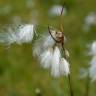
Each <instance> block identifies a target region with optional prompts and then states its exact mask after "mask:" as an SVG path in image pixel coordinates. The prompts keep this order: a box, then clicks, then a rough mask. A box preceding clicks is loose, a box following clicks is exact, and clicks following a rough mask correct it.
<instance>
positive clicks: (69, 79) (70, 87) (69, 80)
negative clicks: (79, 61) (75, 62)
mask: <svg viewBox="0 0 96 96" xmlns="http://www.w3.org/2000/svg"><path fill="white" fill-rule="evenodd" d="M62 49H63V51H64V53H65V48H64V44H63V43H62ZM65 59H66V60H68V58H67V56H66V55H65ZM70 70H71V67H70ZM68 83H69V91H70V96H74V94H73V90H72V83H71V74H68Z"/></svg>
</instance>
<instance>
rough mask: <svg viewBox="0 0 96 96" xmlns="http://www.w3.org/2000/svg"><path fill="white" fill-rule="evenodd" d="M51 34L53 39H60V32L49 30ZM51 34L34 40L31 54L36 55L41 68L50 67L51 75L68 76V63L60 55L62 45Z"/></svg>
mask: <svg viewBox="0 0 96 96" xmlns="http://www.w3.org/2000/svg"><path fill="white" fill-rule="evenodd" d="M51 34H52V36H53V38H55V40H60V37H61V34H62V33H60V32H58V33H56V31H53V30H51ZM52 36H51V35H50V34H47V35H45V36H44V37H42V38H41V39H38V40H36V43H35V44H34V46H33V56H37V57H38V59H39V61H40V64H41V66H42V67H43V68H46V69H51V75H52V76H53V77H60V76H64V75H65V76H68V74H70V70H69V63H68V62H67V60H66V59H65V58H64V57H62V54H61V47H62V46H61V45H60V44H58V43H57V42H56V41H55V40H54V39H53V38H52ZM67 54H68V53H67ZM68 56H69V54H68Z"/></svg>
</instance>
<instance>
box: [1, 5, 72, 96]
mask: <svg viewBox="0 0 96 96" xmlns="http://www.w3.org/2000/svg"><path fill="white" fill-rule="evenodd" d="M63 11H64V7H61V14H60V29H59V30H56V29H53V28H52V27H50V26H48V28H47V30H48V33H47V34H46V35H44V36H43V37H41V38H40V39H37V40H36V41H35V42H34V44H33V45H32V47H33V56H35V57H36V56H37V58H38V60H39V61H40V64H41V66H42V67H43V68H45V69H49V70H51V72H50V73H51V75H52V76H53V77H54V78H60V77H61V76H66V77H67V78H68V87H69V93H70V96H73V91H72V83H71V78H70V77H71V76H70V73H71V72H70V67H71V66H70V64H69V52H68V50H67V49H66V48H65V41H66V37H65V34H64V29H63V22H62V20H63V16H62V14H63ZM34 28H35V27H34V25H33V24H24V25H21V26H18V27H17V28H11V27H8V30H7V32H1V33H0V43H4V44H5V45H8V46H10V45H12V44H14V43H16V44H19V45H21V44H23V43H29V42H32V40H33V37H34V36H35V29H34Z"/></svg>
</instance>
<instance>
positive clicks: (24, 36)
mask: <svg viewBox="0 0 96 96" xmlns="http://www.w3.org/2000/svg"><path fill="white" fill-rule="evenodd" d="M33 28H34V25H31V24H26V25H22V27H20V26H19V27H18V28H13V29H12V28H11V27H9V28H8V29H7V32H6V33H5V32H2V33H0V42H1V43H5V44H7V45H11V44H13V43H17V44H22V43H28V42H31V41H32V39H33V36H34V30H33ZM14 29H15V30H14Z"/></svg>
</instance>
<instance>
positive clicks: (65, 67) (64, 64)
mask: <svg viewBox="0 0 96 96" xmlns="http://www.w3.org/2000/svg"><path fill="white" fill-rule="evenodd" d="M60 73H61V75H66V76H67V75H68V74H70V69H69V63H68V61H67V60H66V59H65V58H61V61H60Z"/></svg>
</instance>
